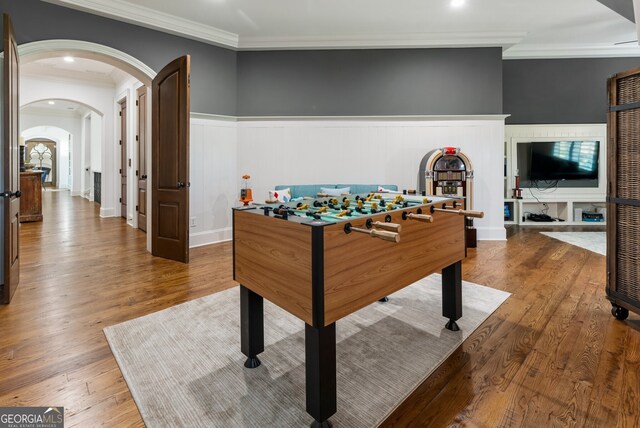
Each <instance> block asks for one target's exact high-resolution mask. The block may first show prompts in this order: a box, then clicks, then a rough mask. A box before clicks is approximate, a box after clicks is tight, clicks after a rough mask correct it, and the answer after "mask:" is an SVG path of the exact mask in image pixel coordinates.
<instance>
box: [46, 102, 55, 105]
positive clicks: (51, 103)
mask: <svg viewBox="0 0 640 428" xmlns="http://www.w3.org/2000/svg"><path fill="white" fill-rule="evenodd" d="M55 103H56V102H55V101H48V104H49V105H54V104H55Z"/></svg>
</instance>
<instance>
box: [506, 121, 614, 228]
mask: <svg viewBox="0 0 640 428" xmlns="http://www.w3.org/2000/svg"><path fill="white" fill-rule="evenodd" d="M606 136H607V127H606V124H604V123H602V124H541V125H506V126H505V157H504V159H505V161H504V196H505V198H506V199H505V200H504V203H505V210H504V213H505V224H518V225H527V226H536V225H538V226H551V225H553V226H565V225H567V226H568V225H598V224H601V225H603V224H605V222H606V214H604V213H603V214H604V217H605V218H604V220H605V221H604V222H599V221H587V222H585V221H583V220H582V214H581V213H580V210H582V211H587V212H593V211H596V210H598V209H599V210H600V211H603V209H604V207H605V205H606V204H605V200H606V195H607V162H606V159H607V153H606V148H607V147H606V141H607V139H606ZM538 141H542V142H555V141H599V142H600V147H599V148H600V152H599V172H598V180H597V186H592V185H586V183H585V185H582V183H579V184H580V186H579V187H568V186H566V185H565V186H558V187H555V188H553V187H550V188H546V186H545V187H544V188H541V189H536V188H531V187H530V185H531V183H530V180H529V179H528V177H529V176H530V172H529V168H530V166H529V165H528V163H527V161H528V160H530V157H527V154H526V152H527V150H526V148H527V146H528V145H530V144H531V143H534V142H538ZM516 176H518V178H519V180H518V181H519V183H516ZM517 184H519V186H518V185H517ZM516 187H520V188H522V191H521V194H522V197H523V199H514V198H512V195H513V191H512V189H513V188H516ZM543 210H544V211H543ZM576 210H577V213H576ZM528 212H531V213H536V214H541V213H546V214H548V215H549V216H551V217H553V218H555V219H558V220H556V221H550V222H534V221H527V218H526V213H528ZM596 212H597V211H596ZM560 220H562V221H560Z"/></svg>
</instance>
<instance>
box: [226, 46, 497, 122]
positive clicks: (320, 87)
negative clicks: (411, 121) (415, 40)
mask: <svg viewBox="0 0 640 428" xmlns="http://www.w3.org/2000/svg"><path fill="white" fill-rule="evenodd" d="M500 113H502V53H501V49H500V48H483V49H380V50H332V51H329V50H327V51H319V50H315V51H270V52H269V51H260V52H239V53H238V115H240V116H261V115H304V116H315V115H318V116H326V115H393V114H398V115H411V114H416V115H422V114H500Z"/></svg>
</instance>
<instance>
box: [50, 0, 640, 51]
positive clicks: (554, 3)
mask: <svg viewBox="0 0 640 428" xmlns="http://www.w3.org/2000/svg"><path fill="white" fill-rule="evenodd" d="M45 1H48V2H50V3H55V4H59V5H63V6H67V7H72V8H76V9H81V10H85V11H89V12H92V13H96V14H99V15H103V16H108V17H111V18H115V19H119V20H122V21H126V22H132V23H136V24H139V25H143V26H146V27H150V28H155V29H158V30H160V31H165V32H169V33H173V34H179V35H182V36H185V37H189V38H192V39H196V40H200V41H205V42H207V43H212V44H216V45H222V46H226V47H230V48H233V49H240V50H253V49H296V48H298V49H303V48H308V49H320V48H329V49H330V48H379V47H383V48H384V47H388V48H391V47H462V46H467V47H469V46H474V47H475V46H501V47H502V48H503V50H504V57H505V58H553V57H599V56H640V47H639V46H638V44H637V43H631V44H622V45H616V43H620V42H626V41H631V40H635V39H636V38H637V37H636V29H635V24H633V23H632V22H631V21H629V20H627V19H626V18H624V17H622V16H620V15H618V14H617V13H616V12H613V11H612V10H610V9H609V8H607V7H606V6H604V5H602V4H601V3H599V2H598V1H597V0H466V5H465V6H463V7H461V8H458V9H454V8H452V7H451V6H450V0H395V1H392V0H181V1H175V0H45Z"/></svg>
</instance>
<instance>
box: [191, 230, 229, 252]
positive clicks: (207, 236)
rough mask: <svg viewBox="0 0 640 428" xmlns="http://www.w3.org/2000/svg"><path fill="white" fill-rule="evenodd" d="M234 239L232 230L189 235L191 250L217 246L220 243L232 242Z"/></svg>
mask: <svg viewBox="0 0 640 428" xmlns="http://www.w3.org/2000/svg"><path fill="white" fill-rule="evenodd" d="M232 237H233V233H232V229H231V228H230V227H226V228H224V229H216V230H207V231H205V232H198V233H191V234H189V248H195V247H202V246H203V245H210V244H216V243H218V242H225V241H230V240H231V238H232Z"/></svg>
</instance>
